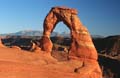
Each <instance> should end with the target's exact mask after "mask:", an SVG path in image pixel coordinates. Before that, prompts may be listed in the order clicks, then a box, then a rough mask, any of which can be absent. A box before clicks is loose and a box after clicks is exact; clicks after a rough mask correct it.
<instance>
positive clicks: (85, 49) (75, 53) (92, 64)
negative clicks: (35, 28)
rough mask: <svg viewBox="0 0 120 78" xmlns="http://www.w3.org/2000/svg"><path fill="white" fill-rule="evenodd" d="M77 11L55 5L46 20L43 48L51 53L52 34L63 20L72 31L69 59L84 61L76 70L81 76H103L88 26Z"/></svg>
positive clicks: (88, 77)
mask: <svg viewBox="0 0 120 78" xmlns="http://www.w3.org/2000/svg"><path fill="white" fill-rule="evenodd" d="M77 13H78V12H77V10H76V9H71V8H65V7H53V8H52V9H51V11H50V12H49V13H48V15H47V16H46V18H45V20H44V33H43V37H42V40H41V49H42V50H43V51H46V52H49V53H51V51H52V46H53V45H52V42H51V40H50V34H51V33H52V31H53V29H54V28H55V26H56V24H57V23H58V22H60V21H62V22H63V23H64V24H65V25H67V27H68V28H69V29H70V33H71V39H72V43H71V46H70V50H69V59H70V60H74V59H75V60H79V61H81V62H83V66H82V67H78V68H75V70H74V71H75V72H78V73H79V75H80V77H81V78H82V77H85V78H101V76H102V73H101V70H100V68H99V65H98V62H97V58H98V55H97V51H96V49H95V47H94V45H93V42H92V40H91V37H90V34H89V32H88V30H87V28H86V27H84V26H83V25H82V23H81V22H80V20H79V18H78V16H77Z"/></svg>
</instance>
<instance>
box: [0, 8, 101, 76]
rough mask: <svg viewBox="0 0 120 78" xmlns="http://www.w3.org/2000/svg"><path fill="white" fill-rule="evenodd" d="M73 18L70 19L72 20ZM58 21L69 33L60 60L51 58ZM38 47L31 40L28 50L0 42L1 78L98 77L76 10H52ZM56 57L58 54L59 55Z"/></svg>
mask: <svg viewBox="0 0 120 78" xmlns="http://www.w3.org/2000/svg"><path fill="white" fill-rule="evenodd" d="M71 18H72V19H71ZM59 21H63V22H64V23H65V24H66V25H67V26H68V28H69V29H70V31H71V33H70V34H71V44H70V47H69V50H68V52H67V59H66V60H64V61H59V60H60V59H59V60H57V59H55V58H54V57H53V56H52V51H53V50H52V47H53V44H52V42H51V40H50V34H51V33H52V31H53V29H54V27H55V26H56V24H57V23H58V22H59ZM39 42H40V44H39V45H37V44H35V43H34V42H32V41H31V44H32V45H31V48H30V51H32V52H29V51H25V50H22V49H21V47H19V46H15V45H14V46H10V47H7V46H5V45H3V44H2V41H1V43H0V52H1V54H0V56H1V57H0V60H1V64H0V67H1V71H0V73H1V75H0V76H1V77H2V78H33V77H34V78H58V77H59V78H66V77H69V78H101V77H102V72H101V69H100V67H99V64H98V62H97V59H98V55H97V51H96V49H95V47H94V45H93V42H92V39H91V37H90V34H89V32H88V31H87V28H85V27H84V26H83V25H82V23H81V22H80V20H79V18H78V17H77V10H76V9H71V8H66V7H53V8H52V9H51V10H50V12H49V13H48V15H47V16H46V18H45V21H44V31H43V36H42V37H41V39H40V41H39ZM58 56H59V55H58Z"/></svg>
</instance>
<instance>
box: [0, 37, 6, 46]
mask: <svg viewBox="0 0 120 78" xmlns="http://www.w3.org/2000/svg"><path fill="white" fill-rule="evenodd" d="M0 47H5V46H4V45H3V43H2V40H1V38H0Z"/></svg>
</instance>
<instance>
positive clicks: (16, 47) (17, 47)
mask: <svg viewBox="0 0 120 78" xmlns="http://www.w3.org/2000/svg"><path fill="white" fill-rule="evenodd" d="M11 48H14V49H18V50H21V48H20V47H19V46H12V47H11Z"/></svg>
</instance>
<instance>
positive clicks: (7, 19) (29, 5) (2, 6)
mask: <svg viewBox="0 0 120 78" xmlns="http://www.w3.org/2000/svg"><path fill="white" fill-rule="evenodd" d="M119 4H120V1H119V0H114V1H113V0H97V1H96V0H79V1H75V0H71V1H69V0H60V1H55V0H52V1H50V0H44V1H42V0H0V11H1V12H0V27H1V28H0V34H4V33H14V32H18V31H21V30H39V31H41V30H43V22H44V19H45V16H46V15H47V13H48V12H49V10H50V9H51V7H54V6H67V7H70V8H75V9H77V10H78V17H79V18H80V20H81V21H82V23H83V25H85V26H86V27H87V28H88V30H89V32H90V33H91V34H95V35H102V36H109V35H119V34H120V31H119V30H120V24H119V22H120V10H119V7H120V5H119ZM55 31H57V32H60V33H61V32H69V29H68V28H67V26H65V25H64V24H63V23H61V22H60V23H58V24H57V25H56V28H55Z"/></svg>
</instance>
